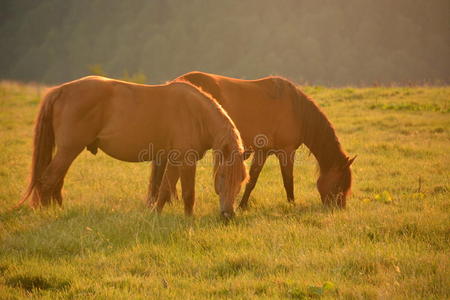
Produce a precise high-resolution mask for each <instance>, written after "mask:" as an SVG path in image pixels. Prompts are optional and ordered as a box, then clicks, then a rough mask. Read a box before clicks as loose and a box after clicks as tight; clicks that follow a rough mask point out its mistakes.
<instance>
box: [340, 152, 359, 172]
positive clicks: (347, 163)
mask: <svg viewBox="0 0 450 300" xmlns="http://www.w3.org/2000/svg"><path fill="white" fill-rule="evenodd" d="M357 157H358V155H355V156H354V157H353V158H351V159H348V160H347V162H346V163H345V165H344V166H343V167H342V169H347V168H348V167H350V165H351V164H352V163H353V162H354V161H355V159H356V158H357Z"/></svg>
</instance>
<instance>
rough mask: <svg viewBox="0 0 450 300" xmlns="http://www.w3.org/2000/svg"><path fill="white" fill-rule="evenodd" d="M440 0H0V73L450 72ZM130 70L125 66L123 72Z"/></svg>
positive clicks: (381, 78) (449, 6) (367, 77)
mask: <svg viewBox="0 0 450 300" xmlns="http://www.w3.org/2000/svg"><path fill="white" fill-rule="evenodd" d="M448 20H450V2H449V1H448V0H433V1H420V0H396V1H390V0H378V1H371V0H346V1H333V0H281V1H270V0H243V1H242V0H227V1H208V0H191V1H183V0H152V1H145V0H133V1H121V0H110V1H106V0H93V1H88V0H79V1H75V0H70V1H59V0H41V1H33V0H2V1H1V2H0V54H1V55H0V78H10V79H19V80H27V81H28V80H34V81H43V82H46V83H59V82H63V81H67V80H71V79H75V78H78V77H81V76H84V75H88V74H91V73H92V72H90V70H89V66H93V65H96V64H97V65H98V66H101V67H102V68H103V69H104V72H105V73H106V74H109V75H110V76H113V77H123V76H124V75H126V76H128V77H129V78H132V77H133V76H134V75H133V74H137V75H138V76H141V77H140V79H138V80H145V76H147V78H149V80H150V82H151V83H158V82H163V81H166V80H170V79H172V78H174V77H177V76H179V75H181V74H183V73H185V72H188V71H191V70H201V71H206V72H213V73H219V74H224V75H229V76H236V77H240V78H257V77H260V76H265V75H269V74H277V75H283V76H286V77H288V78H290V79H292V80H294V81H307V82H309V83H315V84H330V85H343V84H371V83H374V82H379V83H392V82H397V83H406V82H409V81H413V82H418V81H423V80H427V81H432V82H435V81H441V82H446V83H448V82H449V81H450V76H449V75H450V56H449V53H450V32H449V23H448ZM129 74H131V75H129Z"/></svg>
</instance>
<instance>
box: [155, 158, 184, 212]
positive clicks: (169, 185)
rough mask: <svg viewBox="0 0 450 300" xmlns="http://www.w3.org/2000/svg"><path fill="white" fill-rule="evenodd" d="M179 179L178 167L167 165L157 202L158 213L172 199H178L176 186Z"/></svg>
mask: <svg viewBox="0 0 450 300" xmlns="http://www.w3.org/2000/svg"><path fill="white" fill-rule="evenodd" d="M179 177H180V173H179V171H178V167H176V166H173V165H170V164H169V165H167V168H166V172H165V173H164V177H163V181H162V183H161V186H160V188H159V194H158V200H157V202H156V210H157V211H158V213H160V212H161V211H162V209H163V208H164V205H165V204H166V203H167V202H170V198H171V197H173V198H175V199H178V195H177V189H176V185H177V181H178V179H179Z"/></svg>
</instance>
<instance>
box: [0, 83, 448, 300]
mask: <svg viewBox="0 0 450 300" xmlns="http://www.w3.org/2000/svg"><path fill="white" fill-rule="evenodd" d="M42 91H43V87H40V86H38V85H35V86H32V85H20V84H15V83H11V82H3V83H1V84H0V128H1V130H0V144H1V148H0V222H1V223H0V298H2V297H3V298H6V299H15V298H30V297H36V298H48V299H50V298H52V299H53V298H64V299H65V298H72V299H86V298H96V299H111V298H119V299H120V298H122V299H128V298H133V299H149V298H154V299H180V298H182V297H184V298H185V299H204V298H209V299H251V298H258V299H260V298H262V299H264V298H266V299H277V298H278V299H286V298H287V299H303V298H319V297H322V298H325V299H326V298H343V299H366V298H367V299H378V298H382V299H392V298H397V299H413V298H434V299H445V298H449V297H450V250H449V249H450V241H449V240H450V214H449V212H450V201H449V199H450V197H449V196H450V193H449V189H450V186H449V176H450V172H449V166H450V157H449V153H450V114H449V107H450V88H449V87H408V88H406V87H395V88H361V89H360V88H341V89H328V88H324V87H306V88H305V91H306V92H307V93H308V94H310V95H311V96H313V97H314V98H315V99H316V100H317V101H318V103H320V105H321V106H322V107H323V109H324V111H325V112H326V113H327V115H328V116H329V118H330V119H331V121H332V122H333V124H334V125H335V127H336V129H337V132H338V135H339V137H340V139H341V142H342V144H343V145H344V148H345V149H346V150H347V152H349V154H351V155H354V154H357V155H358V158H357V160H356V161H355V163H354V165H353V172H354V188H353V197H352V198H351V199H350V200H349V205H348V209H346V210H343V211H331V210H327V209H325V208H323V207H322V205H321V203H320V199H319V195H318V193H317V191H316V188H315V180H316V177H317V167H316V162H315V161H314V159H313V157H312V156H310V155H309V153H308V151H307V150H306V149H304V148H303V147H302V148H301V149H300V150H299V151H298V155H297V162H296V167H295V193H296V197H297V199H296V204H295V205H290V204H288V203H287V201H286V199H285V195H284V190H283V188H282V184H281V176H280V171H279V169H278V164H277V162H276V161H275V160H274V159H273V158H271V159H269V161H268V163H267V165H266V166H265V168H264V170H263V172H262V174H261V177H260V180H259V182H258V185H257V187H256V189H255V190H254V192H253V194H252V197H251V209H250V210H249V211H246V212H238V214H237V217H236V218H235V220H234V221H232V222H231V223H229V224H224V223H223V222H222V220H221V219H220V218H219V213H218V199H217V197H216V196H215V194H214V191H213V185H212V180H211V176H210V174H211V167H210V166H209V165H208V164H207V163H202V164H201V165H200V167H199V171H198V178H197V202H196V207H195V217H194V218H185V217H184V216H183V208H182V204H181V202H176V203H174V204H173V205H171V206H168V207H166V208H165V209H164V211H163V214H162V215H161V216H160V217H157V216H156V215H154V214H153V213H152V212H150V211H148V210H146V209H145V207H144V200H143V199H144V196H145V192H146V189H147V182H148V176H149V167H148V165H147V164H144V163H142V164H129V163H124V162H120V161H117V160H114V159H112V158H109V157H107V156H106V155H104V154H102V153H99V154H98V155H97V156H93V155H91V154H90V153H88V152H86V151H85V152H84V153H82V155H81V156H80V157H79V158H78V159H77V160H76V161H75V162H74V164H73V166H72V167H71V169H70V171H69V174H68V176H67V179H66V183H65V187H64V195H65V199H64V208H63V209H59V208H51V209H47V210H37V211H33V210H31V209H29V208H27V207H24V208H22V209H20V210H16V211H10V210H9V209H10V207H12V206H13V205H14V204H15V203H16V202H17V201H18V200H19V198H20V195H21V194H22V192H23V191H24V188H25V186H26V183H27V177H28V171H29V166H30V160H31V141H32V133H33V131H32V128H33V120H34V118H35V116H36V113H37V104H38V102H39V98H40V95H41V94H42ZM419 186H420V188H419Z"/></svg>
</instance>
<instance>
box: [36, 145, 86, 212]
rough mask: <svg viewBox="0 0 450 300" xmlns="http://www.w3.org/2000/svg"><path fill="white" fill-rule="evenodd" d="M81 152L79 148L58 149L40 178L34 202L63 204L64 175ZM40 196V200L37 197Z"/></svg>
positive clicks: (46, 204) (45, 204) (44, 204)
mask: <svg viewBox="0 0 450 300" xmlns="http://www.w3.org/2000/svg"><path fill="white" fill-rule="evenodd" d="M80 152H81V149H77V150H57V152H56V154H55V156H54V157H53V159H52V161H51V162H50V164H49V165H48V167H47V168H46V170H45V171H44V174H43V175H42V177H41V178H40V179H39V184H38V188H37V191H36V192H37V194H38V195H36V193H35V195H34V197H33V201H32V203H34V204H36V203H41V204H42V205H43V206H48V205H50V204H52V202H56V203H58V204H59V205H62V195H61V189H62V186H63V183H64V177H65V175H66V173H67V170H68V169H69V167H70V165H71V164H72V162H73V160H74V159H75V158H76V157H77V156H78V154H79V153H80ZM37 197H39V198H40V201H39V200H38V199H36V198H37Z"/></svg>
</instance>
